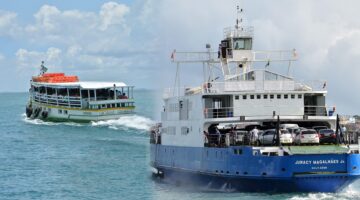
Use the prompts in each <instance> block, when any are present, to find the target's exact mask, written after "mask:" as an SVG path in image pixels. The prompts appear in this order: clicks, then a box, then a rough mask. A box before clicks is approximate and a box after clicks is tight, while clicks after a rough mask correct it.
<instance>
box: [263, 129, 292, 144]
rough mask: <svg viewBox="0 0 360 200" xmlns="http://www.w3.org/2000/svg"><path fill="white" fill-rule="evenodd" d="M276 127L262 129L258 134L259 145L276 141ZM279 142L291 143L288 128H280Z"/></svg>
mask: <svg viewBox="0 0 360 200" xmlns="http://www.w3.org/2000/svg"><path fill="white" fill-rule="evenodd" d="M276 138H277V135H276V129H269V130H266V131H264V132H263V133H262V134H260V135H259V139H258V143H259V145H273V144H275V143H276ZM280 143H282V144H292V143H293V138H292V135H291V134H290V133H289V131H288V130H286V129H282V130H280Z"/></svg>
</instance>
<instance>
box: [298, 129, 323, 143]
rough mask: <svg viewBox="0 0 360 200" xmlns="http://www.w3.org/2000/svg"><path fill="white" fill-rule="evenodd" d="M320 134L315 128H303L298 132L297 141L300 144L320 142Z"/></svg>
mask: <svg viewBox="0 0 360 200" xmlns="http://www.w3.org/2000/svg"><path fill="white" fill-rule="evenodd" d="M319 142H320V138H319V134H318V133H317V132H316V131H315V130H314V129H308V130H302V131H300V132H299V133H297V134H296V137H295V143H296V144H298V145H300V144H319Z"/></svg>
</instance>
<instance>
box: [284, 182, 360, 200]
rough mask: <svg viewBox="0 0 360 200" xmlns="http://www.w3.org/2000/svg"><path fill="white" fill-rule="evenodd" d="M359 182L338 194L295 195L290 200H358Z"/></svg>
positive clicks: (359, 195) (359, 197) (359, 193)
mask: <svg viewBox="0 0 360 200" xmlns="http://www.w3.org/2000/svg"><path fill="white" fill-rule="evenodd" d="M359 184H360V182H355V183H353V184H352V185H350V186H349V187H347V188H345V189H344V190H343V191H341V192H339V193H310V194H306V195H305V194H304V195H297V196H294V197H292V198H291V200H300V199H301V200H338V199H341V200H353V199H360V191H359V189H358V188H359V187H358V186H359Z"/></svg>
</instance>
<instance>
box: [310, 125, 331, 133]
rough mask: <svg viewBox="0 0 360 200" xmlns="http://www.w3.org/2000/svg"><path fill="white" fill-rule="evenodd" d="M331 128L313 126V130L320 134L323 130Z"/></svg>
mask: <svg viewBox="0 0 360 200" xmlns="http://www.w3.org/2000/svg"><path fill="white" fill-rule="evenodd" d="M328 128H329V127H327V126H313V127H312V129H314V130H315V131H316V132H318V133H319V130H321V129H328Z"/></svg>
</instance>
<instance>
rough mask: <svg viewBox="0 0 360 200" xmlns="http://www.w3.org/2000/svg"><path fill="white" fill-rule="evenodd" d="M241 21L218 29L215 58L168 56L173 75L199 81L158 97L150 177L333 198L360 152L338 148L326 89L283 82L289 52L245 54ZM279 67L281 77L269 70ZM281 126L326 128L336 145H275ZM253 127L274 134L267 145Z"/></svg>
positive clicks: (247, 31) (247, 41)
mask: <svg viewBox="0 0 360 200" xmlns="http://www.w3.org/2000/svg"><path fill="white" fill-rule="evenodd" d="M238 14H239V15H241V11H239V9H238ZM241 21H242V20H241V19H239V18H238V19H237V23H236V26H235V28H233V27H230V28H226V29H225V30H224V39H223V40H222V41H221V43H220V45H219V51H218V52H213V51H211V48H210V45H207V51H204V52H178V51H174V52H173V54H172V56H171V58H172V61H173V62H174V63H175V64H176V65H177V72H179V67H180V65H181V64H184V63H199V64H200V65H201V64H202V67H203V72H204V75H203V76H204V81H203V83H202V84H201V85H200V86H198V87H183V88H182V87H180V85H179V81H178V82H176V87H175V88H172V89H167V90H166V91H165V93H164V96H163V99H164V109H163V111H162V113H161V123H159V124H157V125H156V126H154V127H153V128H152V130H151V134H150V143H151V145H150V148H151V151H150V152H151V157H150V159H151V166H152V167H153V169H154V175H155V176H157V177H161V178H162V180H164V181H165V182H169V183H173V184H176V185H187V186H193V185H194V186H201V187H208V188H222V189H229V190H230V191H232V190H234V191H246V192H337V191H339V190H341V189H343V188H344V187H346V186H348V185H349V184H350V183H352V182H353V181H355V180H356V179H358V178H359V176H360V155H359V149H360V146H359V144H344V143H346V141H345V142H344V141H343V140H342V136H343V133H342V132H341V129H340V128H339V120H338V117H337V115H336V114H337V113H336V111H335V107H333V106H327V105H326V101H325V100H326V94H327V91H326V82H324V81H318V82H316V81H315V82H311V83H304V82H300V81H297V80H296V79H295V78H293V77H292V76H291V75H290V67H291V64H292V62H293V61H295V60H297V53H296V50H290V51H253V50H252V43H253V28H252V27H247V26H244V25H243V24H242V23H240V22H241ZM284 63H285V65H283V66H285V67H286V69H285V71H287V72H288V73H287V74H282V73H277V72H274V71H273V70H271V68H273V66H281V65H282V64H284ZM259 65H261V66H263V67H261V68H260V67H259ZM216 69H219V71H221V77H220V78H218V77H216V76H217V75H216V73H215V72H216ZM177 75H178V73H177ZM178 78H179V77H178V76H177V77H176V80H179V79H178ZM284 125H294V126H296V127H300V130H308V129H310V130H313V128H314V127H319V126H323V127H325V128H328V129H333V130H335V133H336V138H337V140H336V144H325V145H323V144H311V145H306V146H305V145H303V144H299V145H295V144H283V143H282V142H281V141H280V139H279V138H280V134H281V133H280V127H284ZM220 126H221V127H222V128H220ZM254 127H256V128H257V129H259V130H266V129H268V130H269V129H275V130H277V134H274V135H276V136H274V141H273V143H271V144H269V145H267V146H265V145H263V144H259V143H258V142H257V141H254V140H251V139H250V136H247V135H249V134H250V133H251V131H252V130H253V129H254ZM266 132H268V131H264V133H260V134H265V133H266ZM262 136H263V135H262ZM317 136H319V135H317V134H316V135H315V137H317ZM317 141H319V140H317Z"/></svg>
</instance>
